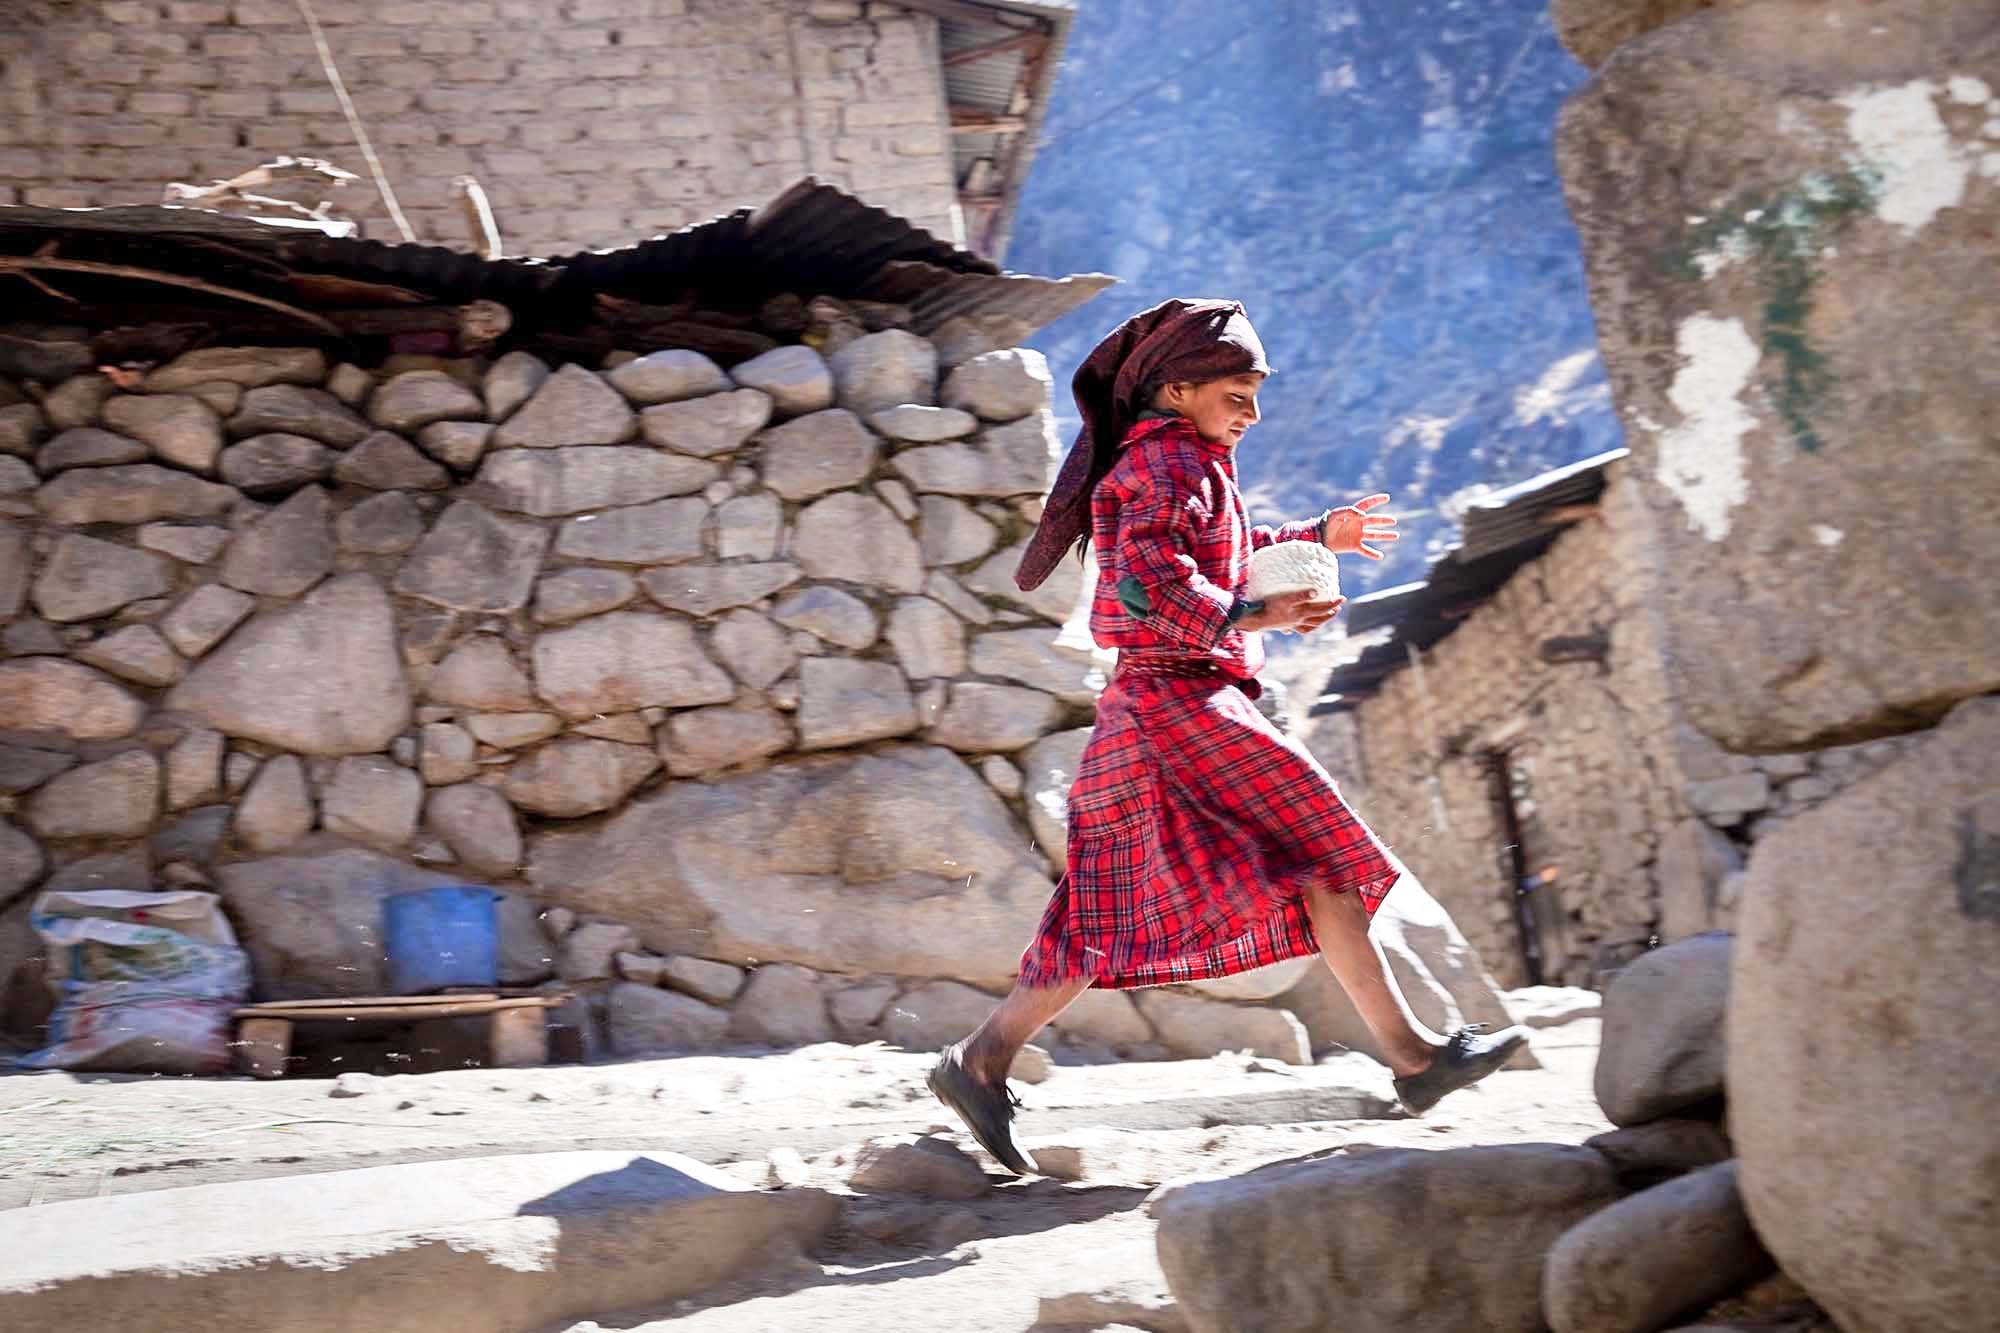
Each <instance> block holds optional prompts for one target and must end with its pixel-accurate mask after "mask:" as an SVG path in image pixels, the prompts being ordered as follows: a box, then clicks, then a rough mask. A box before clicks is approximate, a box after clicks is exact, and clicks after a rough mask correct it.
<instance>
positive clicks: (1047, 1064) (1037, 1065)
mask: <svg viewBox="0 0 2000 1333" xmlns="http://www.w3.org/2000/svg"><path fill="white" fill-rule="evenodd" d="M1054 1072H1055V1060H1054V1059H1053V1058H1051V1057H1050V1055H1049V1053H1048V1052H1047V1051H1046V1050H1044V1049H1043V1048H1041V1047H1040V1046H1032V1045H1030V1046H1023V1047H1022V1048H1021V1049H1020V1052H1019V1053H1018V1054H1016V1055H1015V1056H1014V1063H1013V1064H1011V1065H1009V1066H1008V1067H1007V1077H1008V1078H1012V1079H1019V1080H1020V1081H1021V1082H1023V1083H1046V1082H1048V1078H1049V1075H1050V1074H1052V1073H1054ZM1042 1164H1043V1159H1042V1157H1041V1156H1040V1155H1039V1154H1037V1156H1036V1158H1035V1165H1037V1166H1041V1165H1042Z"/></svg>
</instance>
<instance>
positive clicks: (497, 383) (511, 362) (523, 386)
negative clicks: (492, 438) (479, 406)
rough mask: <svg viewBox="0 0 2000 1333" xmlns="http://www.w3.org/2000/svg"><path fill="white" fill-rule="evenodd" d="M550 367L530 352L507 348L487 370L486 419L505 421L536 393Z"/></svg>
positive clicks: (547, 374) (545, 378) (547, 375)
mask: <svg viewBox="0 0 2000 1333" xmlns="http://www.w3.org/2000/svg"><path fill="white" fill-rule="evenodd" d="M548 377H549V368H548V366H546V365H545V364H543V362H542V361H541V359H540V358H539V357H537V356H536V355H535V354H534V353H533V352H509V353H507V355H505V356H503V357H501V358H500V359H499V360H498V361H495V362H494V363H493V366H492V368H491V369H490V370H488V371H487V372H486V381H485V386H484V387H485V390H486V419H487V420H489V421H505V420H506V419H507V418H508V417H510V416H512V415H513V414H514V410H515V409H516V408H518V407H520V405H521V404H522V403H525V402H527V401H528V400H529V399H530V398H533V397H534V396H535V390H537V389H539V388H541V387H542V383H543V381H545V380H547V379H548Z"/></svg>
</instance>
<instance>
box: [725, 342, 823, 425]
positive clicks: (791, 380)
mask: <svg viewBox="0 0 2000 1333" xmlns="http://www.w3.org/2000/svg"><path fill="white" fill-rule="evenodd" d="M730 375H731V377H732V378H733V379H734V380H735V381H736V382H737V383H738V384H740V385H742V386H743V387H744V388H746V389H758V390H761V391H762V392H764V393H766V394H768V395H769V396H770V398H771V404H772V407H773V409H774V411H775V412H776V414H777V415H778V416H779V417H780V418H785V417H797V416H804V415H806V414H807V413H809V412H821V411H824V410H825V409H827V408H829V407H832V406H833V372H832V371H830V370H828V369H827V366H826V362H825V361H823V360H822V359H821V358H820V354H819V353H818V352H816V351H814V350H813V349H812V348H810V347H806V346H804V345H803V344H793V345H791V346H786V347H780V348H777V349H775V350H773V351H769V352H766V353H764V354H763V355H762V356H757V357H752V358H751V359H750V360H748V361H745V362H742V363H741V364H739V365H738V366H737V367H736V369H735V370H733V371H731V372H730Z"/></svg>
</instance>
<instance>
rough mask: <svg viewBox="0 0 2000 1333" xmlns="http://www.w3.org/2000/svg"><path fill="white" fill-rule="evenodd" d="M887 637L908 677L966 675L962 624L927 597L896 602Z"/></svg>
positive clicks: (923, 677)
mask: <svg viewBox="0 0 2000 1333" xmlns="http://www.w3.org/2000/svg"><path fill="white" fill-rule="evenodd" d="M888 639H889V645H890V646H891V647H892V648H894V649H895V650H896V660H897V661H898V662H900V663H901V664H902V667H903V674H904V675H906V676H908V677H909V678H910V679H911V680H929V679H931V678H932V677H937V676H960V675H963V674H965V625H964V623H963V622H961V621H960V620H959V618H958V617H957V616H955V615H953V614H952V613H951V612H950V611H947V610H946V609H945V608H944V607H942V606H940V605H939V604H938V603H936V602H933V601H931V600H930V599H929V598H927V597H905V598H903V599H901V600H900V601H898V602H897V603H896V608H895V610H893V611H891V612H890V613H889V631H888ZM780 674H782V673H780Z"/></svg>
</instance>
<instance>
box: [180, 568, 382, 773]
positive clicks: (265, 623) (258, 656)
mask: <svg viewBox="0 0 2000 1333" xmlns="http://www.w3.org/2000/svg"><path fill="white" fill-rule="evenodd" d="M301 672H305V673H308V674H307V676H306V678H305V679H304V680H303V681H302V680H301ZM302 686H303V688H302ZM166 706H167V707H168V708H170V709H175V710H178V711H180V712H185V713H191V714H193V715H194V716H195V717H198V718H200V719H201V720H202V721H203V722H205V723H207V724H208V725H209V726H211V727H213V728H215V729H216V730H217V731H220V732H223V733H225V734H227V735H230V736H241V737H244V738H245V739H248V740H256V741H262V742H264V743H265V744H267V745H274V746H277V747H278V748H280V749H284V750H291V751H293V752H295V753H298V754H322V755H343V754H369V753H373V752H375V751H378V750H386V749H388V748H389V743H390V742H391V741H392V740H394V739H395V738H396V736H397V735H398V734H399V733H400V732H401V731H402V730H403V729H404V728H405V727H407V726H408V725H409V722H410V686H409V682H408V681H407V680H406V679H405V678H404V676H403V660H402V656H401V654H400V653H399V652H398V650H397V647H396V621H395V613H394V611H393V610H392V609H391V607H390V605H389V598H388V596H387V595H386V594H384V593H383V591H382V585H381V584H379V583H377V582H376V581H375V580H374V578H373V577H372V576H370V575H368V574H344V575H342V576H341V577H339V578H337V579H333V580H332V581H330V582H328V583H326V584H324V585H323V586H321V587H320V588H318V589H316V590H315V591H314V592H313V593H312V595H311V596H309V597H307V598H305V599H304V600H303V601H301V602H299V603H298V604H297V605H296V606H290V607H285V608H283V609H281V610H273V611H265V612H262V613H260V614H259V615H258V616H257V617H256V618H255V619H253V620H252V621H251V622H250V623H249V624H247V625H245V626H244V627H243V628H242V629H240V630H238V631H237V632H236V633H235V634H233V635H231V636H230V638H229V641H228V642H227V643H226V644H224V645H223V646H222V647H221V648H220V649H218V650H217V651H216V652H214V653H212V654H211V655H210V656H208V657H206V658H203V659H202V661H201V663H200V664H199V665H197V666H196V667H195V668H194V669H193V670H192V671H190V672H189V673H188V676H187V679H185V680H183V681H182V682H181V683H180V684H179V685H176V686H175V687H174V689H173V691H172V693H170V694H169V695H168V696H167V701H166Z"/></svg>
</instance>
